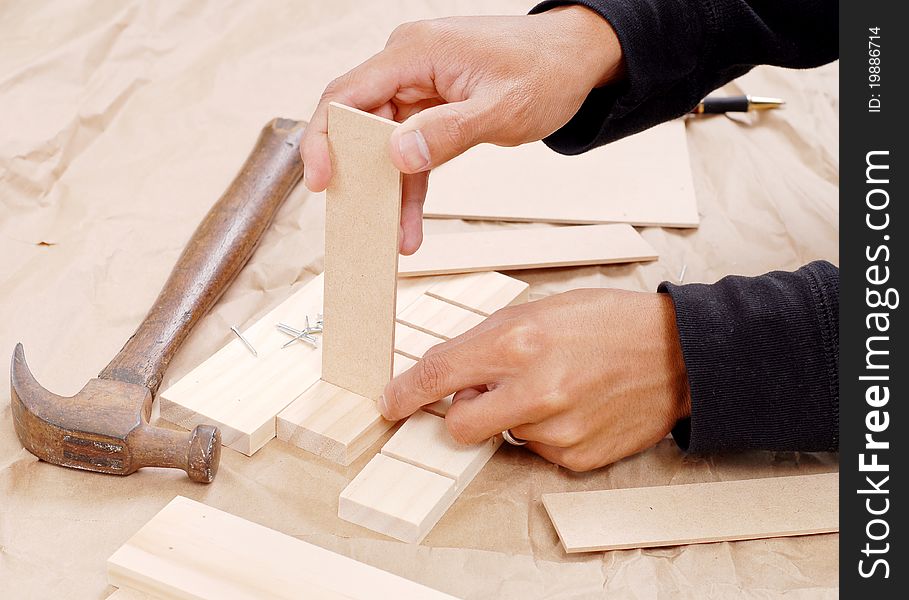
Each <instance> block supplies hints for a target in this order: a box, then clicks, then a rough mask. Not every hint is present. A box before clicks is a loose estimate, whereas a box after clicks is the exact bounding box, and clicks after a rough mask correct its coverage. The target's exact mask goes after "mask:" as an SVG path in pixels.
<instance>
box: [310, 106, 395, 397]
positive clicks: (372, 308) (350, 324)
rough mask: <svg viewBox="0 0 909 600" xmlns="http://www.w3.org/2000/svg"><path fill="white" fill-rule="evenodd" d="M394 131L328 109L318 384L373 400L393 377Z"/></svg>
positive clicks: (356, 114)
mask: <svg viewBox="0 0 909 600" xmlns="http://www.w3.org/2000/svg"><path fill="white" fill-rule="evenodd" d="M395 127H396V123H394V122H393V121H389V120H387V119H382V118H380V117H376V116H375V115H371V114H369V113H365V112H363V111H359V110H356V109H353V108H349V107H346V106H343V105H341V104H337V103H334V102H332V103H331V104H330V105H329V107H328V147H329V153H330V155H331V164H332V178H331V182H330V183H329V185H328V190H327V191H326V200H325V207H326V208H325V306H324V311H323V312H324V318H325V324H324V328H325V329H324V333H323V335H322V338H323V339H322V344H323V348H322V355H323V357H322V379H324V380H325V381H327V382H329V383H333V384H335V385H337V386H339V387H342V388H344V389H346V390H349V391H351V392H354V393H356V394H359V395H361V396H365V397H367V398H377V397H378V396H379V394H381V393H382V388H383V387H384V386H385V384H386V383H387V382H388V379H389V377H391V372H392V353H393V352H394V316H395V290H396V287H395V285H396V275H395V274H396V272H397V268H398V247H399V231H400V222H401V173H400V172H399V171H398V170H397V169H396V168H395V167H394V165H393V164H392V163H391V160H390V159H389V158H388V140H389V137H390V136H391V132H392V131H394V128H395Z"/></svg>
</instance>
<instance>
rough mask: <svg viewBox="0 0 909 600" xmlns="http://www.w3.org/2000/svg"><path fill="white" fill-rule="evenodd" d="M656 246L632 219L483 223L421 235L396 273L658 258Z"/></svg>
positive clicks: (449, 271) (480, 269) (554, 265)
mask: <svg viewBox="0 0 909 600" xmlns="http://www.w3.org/2000/svg"><path fill="white" fill-rule="evenodd" d="M656 258H657V252H656V250H654V249H653V247H652V246H651V245H650V244H648V243H647V241H646V240H645V239H644V238H642V237H641V235H640V234H639V233H638V232H637V231H635V230H634V227H632V226H631V225H626V224H624V223H615V224H611V225H573V226H567V227H546V228H534V229H503V228H499V229H485V230H481V231H469V232H461V233H437V234H429V235H426V236H424V237H423V245H422V246H420V249H419V250H418V251H417V252H416V254H413V255H411V256H402V257H401V259H400V261H399V264H398V274H399V275H400V276H406V275H443V274H449V273H471V272H475V271H508V270H514V269H539V268H548V267H568V266H577V265H606V264H612V263H625V262H638V261H646V260H656Z"/></svg>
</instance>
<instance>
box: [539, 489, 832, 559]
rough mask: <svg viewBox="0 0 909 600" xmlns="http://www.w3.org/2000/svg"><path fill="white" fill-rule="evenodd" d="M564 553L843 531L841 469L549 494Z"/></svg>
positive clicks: (548, 503) (547, 499) (551, 514)
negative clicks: (831, 471)
mask: <svg viewBox="0 0 909 600" xmlns="http://www.w3.org/2000/svg"><path fill="white" fill-rule="evenodd" d="M543 505H544V506H545V507H546V512H547V513H549V518H550V519H551V520H552V523H553V525H555V528H556V531H557V532H558V534H559V538H560V539H561V540H562V546H563V547H564V548H565V552H569V553H571V552H593V551H599V550H623V549H627V548H649V547H653V546H678V545H682V544H701V543H706V542H721V541H734V540H751V539H758V538H768V537H783V536H791V535H808V534H814V533H829V532H834V531H838V530H839V473H824V474H821V475H798V476H793V477H769V478H766V479H746V480H742V481H719V482H711V483H693V484H684V485H669V486H662V487H646V488H631V489H619V490H602V491H595V492H565V493H559V494H543Z"/></svg>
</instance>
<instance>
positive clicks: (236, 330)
mask: <svg viewBox="0 0 909 600" xmlns="http://www.w3.org/2000/svg"><path fill="white" fill-rule="evenodd" d="M230 330H231V331H233V332H234V333H236V334H237V337H238V338H240V341H241V342H243V345H244V346H246V348H247V349H248V350H249V351H250V352H252V355H253V356H255V357H256V358H259V353H258V352H256V349H255V348H253V345H252V344H250V343H249V340H248V339H246V338H245V337H243V334H242V333H240V330H239V329H237V328H236V326H234V325H231V327H230Z"/></svg>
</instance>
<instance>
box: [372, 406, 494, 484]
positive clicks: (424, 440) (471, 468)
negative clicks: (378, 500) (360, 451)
mask: <svg viewBox="0 0 909 600" xmlns="http://www.w3.org/2000/svg"><path fill="white" fill-rule="evenodd" d="M501 443H502V438H501V436H495V437H494V438H491V439H488V440H486V441H485V442H482V443H480V444H474V445H471V446H464V445H461V444H458V443H456V442H455V441H454V440H453V439H451V435H449V433H448V430H447V429H446V428H445V419H443V418H441V417H437V416H435V415H432V414H430V413H428V412H424V411H417V412H416V413H414V414H413V415H411V416H410V417H409V418H408V419H407V421H406V422H405V423H404V424H403V425H401V427H400V429H398V430H397V431H396V432H395V434H394V435H393V436H391V439H389V440H388V441H387V442H385V445H384V446H383V447H382V454H384V455H385V456H389V457H391V458H394V459H396V460H400V461H403V462H406V463H410V464H412V465H414V466H416V467H420V468H422V469H426V470H428V471H432V472H433V473H438V474H439V475H444V476H445V477H450V478H451V479H454V480H455V488H456V490H457V493H458V494H460V493H461V492H462V491H464V488H465V487H467V486H468V485H469V484H470V482H471V481H473V478H474V477H476V475H477V473H479V472H480V470H481V469H482V468H483V467H484V466H485V465H486V462H487V461H488V460H489V459H490V458H491V457H492V455H493V454H494V453H495V451H496V450H497V449H498V447H499V446H500V445H501Z"/></svg>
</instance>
